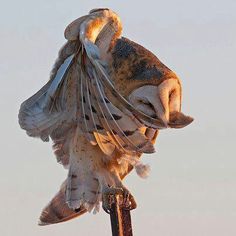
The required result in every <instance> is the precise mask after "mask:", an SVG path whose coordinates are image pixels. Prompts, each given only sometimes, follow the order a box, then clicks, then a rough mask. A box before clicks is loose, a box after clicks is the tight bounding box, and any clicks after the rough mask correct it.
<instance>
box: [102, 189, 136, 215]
mask: <svg viewBox="0 0 236 236" xmlns="http://www.w3.org/2000/svg"><path fill="white" fill-rule="evenodd" d="M116 203H118V205H119V206H120V208H122V209H126V210H133V209H135V208H136V207H137V204H136V202H135V200H134V197H133V195H132V194H131V193H130V192H129V190H128V189H126V188H125V187H122V188H115V187H105V188H104V190H103V194H102V208H103V210H104V211H105V212H106V213H108V214H110V212H111V209H112V205H113V204H116Z"/></svg>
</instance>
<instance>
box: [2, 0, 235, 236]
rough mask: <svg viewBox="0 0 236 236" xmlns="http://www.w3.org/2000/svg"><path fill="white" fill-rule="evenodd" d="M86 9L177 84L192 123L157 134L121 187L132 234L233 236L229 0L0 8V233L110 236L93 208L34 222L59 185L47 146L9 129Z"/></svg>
mask: <svg viewBox="0 0 236 236" xmlns="http://www.w3.org/2000/svg"><path fill="white" fill-rule="evenodd" d="M96 7H108V8H111V9H113V10H114V11H116V12H117V13H118V14H119V15H120V17H121V20H122V22H123V28H124V33H123V35H124V36H126V37H128V38H130V39H131V40H134V41H136V42H138V43H140V44H142V45H143V46H145V47H146V48H148V49H150V50H151V51H152V52H153V53H154V54H156V55H157V57H158V58H159V59H160V60H162V61H163V62H164V63H165V64H166V65H167V66H168V67H170V68H171V69H172V70H174V71H175V72H176V73H177V74H178V75H179V77H180V78H181V80H182V84H183V111H184V113H186V114H189V115H191V116H193V117H194V118H195V121H194V123H193V124H192V125H190V126H188V127H187V128H185V129H181V130H164V131H162V132H161V134H160V136H159V138H158V140H157V143H156V149H157V153H155V154H152V155H145V156H144V157H143V161H144V162H145V163H149V164H150V165H151V169H152V171H151V173H150V177H149V178H148V179H147V180H142V179H140V178H139V177H138V176H137V175H136V174H135V173H133V174H131V175H130V176H128V177H127V179H126V181H125V183H126V185H127V187H128V188H129V189H130V190H131V192H132V193H133V195H134V196H135V197H136V200H137V203H138V208H137V209H136V210H134V211H133V212H132V219H133V230H134V235H135V236H142V235H144V234H145V235H148V236H149V235H150V236H152V235H155V236H156V235H157V236H210V235H214V236H222V235H227V236H234V235H236V225H235V222H236V204H235V199H236V171H235V169H236V151H235V150H236V142H235V141H236V139H235V132H236V125H235V120H236V109H235V102H236V93H235V89H236V79H235V68H236V65H235V62H236V56H235V55H236V1H235V0H225V1H220V0H198V1H191V0H180V1H169V0H167V1H156V0H153V1H151V0H146V1H134V0H131V1H105V0H103V1H89V0H86V1H85V0H81V1H74V0H72V1H58V0H57V1H56V0H51V1H46V0H41V1H32V0H31V1H30V0H21V1H1V10H0V42H1V43H0V82H1V86H0V108H1V117H0V121H1V122H0V130H1V134H2V135H1V138H0V139H1V142H0V143H1V167H0V168H1V171H0V175H1V176H0V186H1V197H0V199H1V202H0V235H4V236H8V235H9V236H15V235H16V236H28V235H34V236H51V235H57V236H64V235H66V236H67V235H69V234H71V235H96V236H109V235H111V229H110V222H109V216H108V215H107V214H106V213H104V212H103V211H101V212H100V213H99V214H97V215H93V214H86V215H83V216H81V217H80V218H77V219H75V220H72V221H70V222H66V223H63V224H58V225H53V226H46V227H39V226H37V220H38V217H39V215H40V212H41V210H42V208H43V207H44V206H45V205H46V204H47V203H48V201H49V200H50V199H51V198H52V196H53V195H54V194H55V193H56V192H57V190H58V189H59V186H60V184H61V183H62V181H63V180H64V179H65V177H66V175H67V171H66V170H64V169H63V168H62V166H60V165H59V164H57V163H56V159H55V158H54V155H53V153H52V150H51V145H50V144H49V143H43V142H41V141H40V140H37V139H33V138H30V137H28V136H27V135H26V134H25V132H24V131H23V130H21V129H20V128H19V125H18V121H17V119H18V118H17V114H18V110H19V107H20V104H21V103H22V102H23V101H24V100H25V99H26V98H28V97H29V96H31V95H32V94H33V93H35V92H36V91H37V90H38V89H40V88H41V86H42V85H43V84H44V83H45V82H46V81H47V80H48V78H49V72H50V70H51V67H52V65H53V63H54V60H55V58H56V55H57V52H58V50H59V48H60V47H61V45H62V44H63V43H64V42H65V39H64V36H63V32H64V29H65V27H66V25H67V24H68V23H70V22H71V21H72V20H74V19H75V18H78V17H79V16H82V15H84V14H86V13H87V12H88V11H89V10H90V9H92V8H96Z"/></svg>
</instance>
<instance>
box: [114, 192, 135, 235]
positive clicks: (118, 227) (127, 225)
mask: <svg viewBox="0 0 236 236" xmlns="http://www.w3.org/2000/svg"><path fill="white" fill-rule="evenodd" d="M121 198H122V196H120V195H116V197H115V199H114V201H113V203H112V204H111V210H110V219H111V229H112V236H132V235H133V233H132V223H131V215H130V210H129V209H127V208H126V207H125V206H124V205H123V204H120V203H121V202H123V198H122V199H121Z"/></svg>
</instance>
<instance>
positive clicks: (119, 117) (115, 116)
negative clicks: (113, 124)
mask: <svg viewBox="0 0 236 236" xmlns="http://www.w3.org/2000/svg"><path fill="white" fill-rule="evenodd" d="M112 116H113V118H114V119H115V120H120V119H121V118H122V116H119V115H116V114H112Z"/></svg>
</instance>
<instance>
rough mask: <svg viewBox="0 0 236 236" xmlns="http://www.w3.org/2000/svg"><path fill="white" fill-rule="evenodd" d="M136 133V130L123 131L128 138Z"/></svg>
mask: <svg viewBox="0 0 236 236" xmlns="http://www.w3.org/2000/svg"><path fill="white" fill-rule="evenodd" d="M135 131H136V130H133V131H132V130H125V131H123V132H124V134H125V135H126V136H130V135H133V134H134V133H135Z"/></svg>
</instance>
